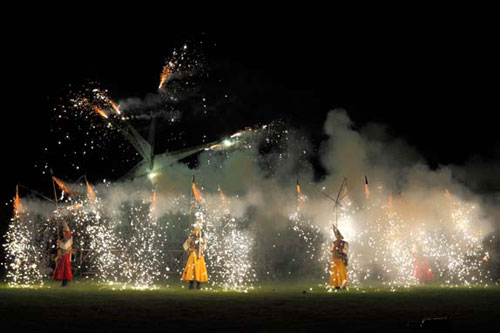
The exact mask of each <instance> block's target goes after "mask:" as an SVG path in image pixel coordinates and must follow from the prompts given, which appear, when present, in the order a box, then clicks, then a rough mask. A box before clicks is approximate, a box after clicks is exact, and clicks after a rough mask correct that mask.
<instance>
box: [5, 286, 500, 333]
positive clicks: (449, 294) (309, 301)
mask: <svg viewBox="0 0 500 333" xmlns="http://www.w3.org/2000/svg"><path fill="white" fill-rule="evenodd" d="M309 287H310V285H305V284H304V285H301V284H293V285H279V286H264V287H260V288H256V289H254V290H251V291H249V292H248V293H246V294H245V293H236V292H223V291H215V290H212V291H210V290H202V291H195V290H193V291H190V290H187V289H183V288H181V287H180V285H175V286H170V287H169V288H159V289H157V290H144V291H139V290H111V289H110V288H108V287H103V286H100V285H97V284H92V283H87V282H85V283H78V282H77V283H73V284H72V285H71V286H70V287H69V288H60V287H59V286H58V284H56V283H49V284H48V285H47V286H45V287H43V288H39V289H18V288H10V287H7V286H6V285H0V320H1V322H2V325H16V326H17V327H19V328H21V329H23V331H24V330H28V329H29V330H34V331H64V330H69V329H71V330H72V331H79V332H96V331H107V332H119V331H125V330H126V331H138V330H143V331H144V332H145V331H146V330H148V331H159V330H161V331H165V329H181V328H187V329H189V330H197V331H198V330H202V331H204V330H209V331H213V330H217V331H234V330H236V331H310V330H312V329H324V330H328V331H338V330H339V328H343V327H344V328H347V329H346V332H351V331H374V330H375V329H384V330H385V331H391V332H392V331H402V332H404V331H431V330H429V329H419V328H417V327H416V326H417V323H418V322H420V321H421V320H422V319H423V318H428V317H432V318H435V317H447V318H449V320H448V321H436V322H434V323H431V326H432V325H438V326H439V325H441V327H440V328H439V329H438V330H436V331H443V329H445V328H451V329H452V330H453V331H468V332H475V331H480V332H481V331H497V329H498V328H500V287H498V286H490V287H473V288H466V287H459V288H448V287H439V286H421V287H415V288H412V289H410V290H398V291H396V292H391V291H390V290H388V289H384V288H376V287H366V288H359V290H356V289H353V288H351V289H350V290H349V291H340V292H337V293H328V292H326V291H325V290H323V289H321V288H320V287H316V288H314V287H313V290H312V291H310V290H309ZM304 290H306V291H307V292H306V293H304ZM4 327H5V326H4Z"/></svg>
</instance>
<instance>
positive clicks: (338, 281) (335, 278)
mask: <svg viewBox="0 0 500 333" xmlns="http://www.w3.org/2000/svg"><path fill="white" fill-rule="evenodd" d="M348 285H349V281H348V280H347V270H346V268H345V265H344V263H343V262H342V259H332V264H331V268H330V287H345V286H348Z"/></svg>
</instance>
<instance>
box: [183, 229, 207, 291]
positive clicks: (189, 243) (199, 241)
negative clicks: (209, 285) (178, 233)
mask: <svg viewBox="0 0 500 333" xmlns="http://www.w3.org/2000/svg"><path fill="white" fill-rule="evenodd" d="M206 245H207V240H206V238H205V237H203V236H202V234H201V229H200V228H199V227H196V228H194V229H193V231H191V235H190V236H189V237H188V239H186V241H185V242H184V245H183V247H184V250H185V251H188V252H189V258H188V260H187V262H186V267H184V273H183V274H182V280H184V281H189V289H194V282H196V289H201V284H202V283H203V282H207V281H208V274H207V266H206V265H205V258H204V256H203V252H204V251H205V248H206Z"/></svg>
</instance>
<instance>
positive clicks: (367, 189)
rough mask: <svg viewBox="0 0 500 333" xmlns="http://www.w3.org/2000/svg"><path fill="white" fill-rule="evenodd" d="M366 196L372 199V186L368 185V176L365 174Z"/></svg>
mask: <svg viewBox="0 0 500 333" xmlns="http://www.w3.org/2000/svg"><path fill="white" fill-rule="evenodd" d="M365 196H366V199H370V188H369V187H368V177H366V176H365Z"/></svg>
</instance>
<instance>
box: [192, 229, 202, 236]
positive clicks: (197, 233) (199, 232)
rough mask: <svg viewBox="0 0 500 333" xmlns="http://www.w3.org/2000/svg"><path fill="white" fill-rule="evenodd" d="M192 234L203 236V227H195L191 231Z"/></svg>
mask: <svg viewBox="0 0 500 333" xmlns="http://www.w3.org/2000/svg"><path fill="white" fill-rule="evenodd" d="M191 235H196V236H201V228H200V227H194V228H193V230H192V231H191Z"/></svg>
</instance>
